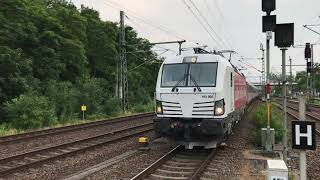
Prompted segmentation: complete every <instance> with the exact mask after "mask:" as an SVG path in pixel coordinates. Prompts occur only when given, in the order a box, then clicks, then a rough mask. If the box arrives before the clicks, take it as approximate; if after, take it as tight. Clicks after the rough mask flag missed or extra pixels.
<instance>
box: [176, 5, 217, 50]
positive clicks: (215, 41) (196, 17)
mask: <svg viewBox="0 0 320 180" xmlns="http://www.w3.org/2000/svg"><path fill="white" fill-rule="evenodd" d="M182 2H183V4H184V5H185V6H186V7H187V9H188V10H189V11H190V12H191V14H192V15H193V17H194V18H195V19H196V20H197V21H198V23H199V24H200V25H201V26H202V28H203V29H204V30H205V31H206V32H207V33H208V35H209V36H210V37H211V39H212V40H213V43H216V44H219V46H220V43H219V42H218V41H217V40H216V39H215V38H214V37H213V36H212V34H211V33H210V32H209V30H208V29H207V27H206V26H205V25H204V24H203V23H202V21H201V20H200V18H199V17H198V16H197V15H196V14H195V12H194V11H193V10H192V9H191V7H190V6H189V5H188V4H187V3H186V1H185V0H182Z"/></svg>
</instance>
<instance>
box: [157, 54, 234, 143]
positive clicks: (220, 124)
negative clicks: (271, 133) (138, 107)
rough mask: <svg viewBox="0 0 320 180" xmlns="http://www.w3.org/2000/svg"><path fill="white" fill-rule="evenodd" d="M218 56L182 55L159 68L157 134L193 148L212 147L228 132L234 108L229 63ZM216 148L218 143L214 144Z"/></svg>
mask: <svg viewBox="0 0 320 180" xmlns="http://www.w3.org/2000/svg"><path fill="white" fill-rule="evenodd" d="M219 59H220V57H219V56H218V55H193V56H178V57H175V58H173V59H169V60H167V61H165V62H164V63H163V64H162V66H161V68H160V71H159V74H158V80H157V87H156V97H155V101H156V102H155V111H156V114H157V117H156V118H155V119H154V126H155V131H156V135H157V136H161V137H169V138H171V139H174V140H175V141H178V142H184V143H188V146H189V147H191V148H192V147H193V146H205V147H208V142H209V141H213V140H214V142H216V141H221V139H223V138H224V135H225V133H226V126H227V124H226V122H225V119H226V118H227V116H228V111H230V108H229V106H227V104H226V101H229V100H230V99H229V98H230V97H226V92H227V91H228V90H226V89H225V87H224V84H225V82H224V81H225V80H224V79H225V67H226V65H225V63H223V61H220V60H219ZM210 147H214V146H210Z"/></svg>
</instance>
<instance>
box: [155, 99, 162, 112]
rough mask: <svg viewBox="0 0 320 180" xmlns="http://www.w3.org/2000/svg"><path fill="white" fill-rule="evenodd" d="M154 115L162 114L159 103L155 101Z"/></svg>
mask: <svg viewBox="0 0 320 180" xmlns="http://www.w3.org/2000/svg"><path fill="white" fill-rule="evenodd" d="M156 113H157V114H162V103H161V101H156Z"/></svg>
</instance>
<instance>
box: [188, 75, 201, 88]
mask: <svg viewBox="0 0 320 180" xmlns="http://www.w3.org/2000/svg"><path fill="white" fill-rule="evenodd" d="M190 79H191V81H192V82H193V84H194V85H195V86H196V87H197V89H198V91H199V92H201V88H200V86H199V85H198V83H197V82H196V80H194V78H193V77H192V75H191V74H190Z"/></svg>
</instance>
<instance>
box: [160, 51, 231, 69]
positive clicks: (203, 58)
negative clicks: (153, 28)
mask: <svg viewBox="0 0 320 180" xmlns="http://www.w3.org/2000/svg"><path fill="white" fill-rule="evenodd" d="M185 57H197V62H198V63H199V62H218V63H220V64H224V65H226V66H230V67H232V65H231V63H230V62H229V61H228V60H227V59H225V58H224V57H222V56H220V55H216V54H194V53H193V54H188V55H179V56H174V57H171V58H168V59H166V60H165V61H164V62H163V64H176V63H183V59H184V58H185Z"/></svg>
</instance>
